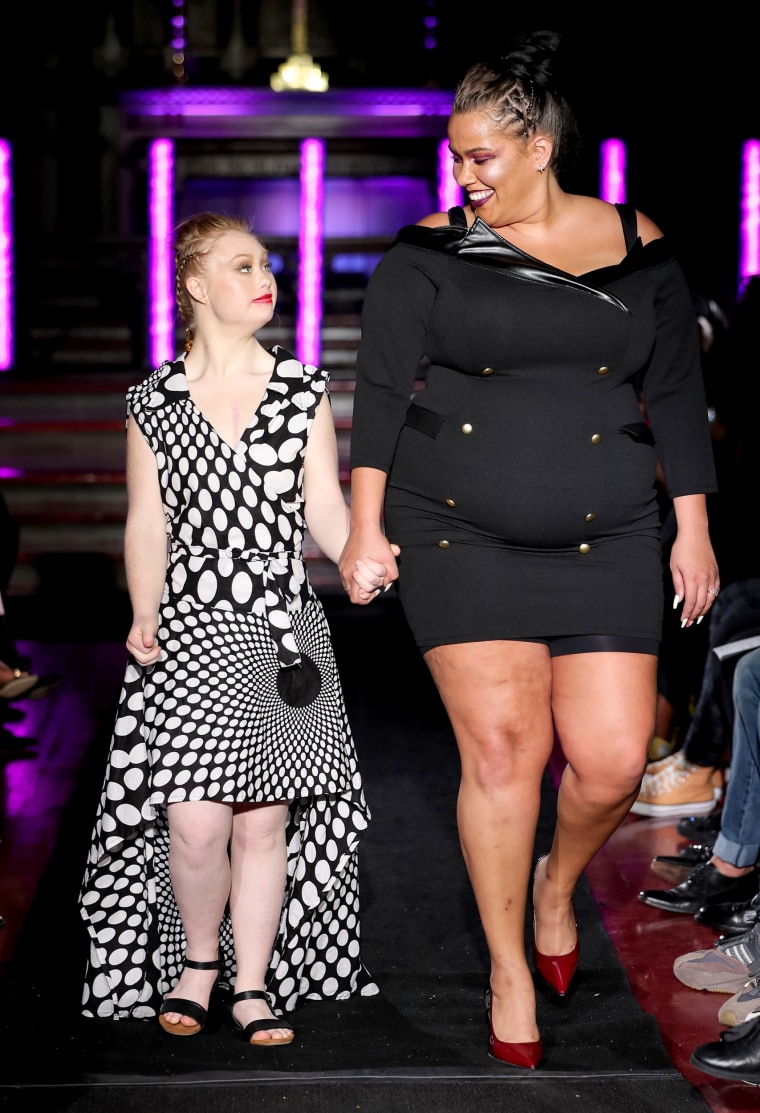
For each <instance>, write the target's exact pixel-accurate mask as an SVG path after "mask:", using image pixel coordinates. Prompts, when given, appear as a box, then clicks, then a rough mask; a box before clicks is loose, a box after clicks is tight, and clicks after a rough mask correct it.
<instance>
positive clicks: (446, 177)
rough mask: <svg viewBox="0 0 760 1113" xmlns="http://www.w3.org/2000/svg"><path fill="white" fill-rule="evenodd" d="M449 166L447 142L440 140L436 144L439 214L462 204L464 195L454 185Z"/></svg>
mask: <svg viewBox="0 0 760 1113" xmlns="http://www.w3.org/2000/svg"><path fill="white" fill-rule="evenodd" d="M451 166H452V163H451V151H450V150H449V141H448V139H442V140H441V141H440V143H439V144H438V207H439V208H440V210H441V212H446V211H447V210H448V209H451V208H453V207H454V205H461V204H463V202H464V194H463V192H462V190H461V189H460V188H459V186H458V185H457V183H456V179H455V178H454V175H453V173H452V171H451Z"/></svg>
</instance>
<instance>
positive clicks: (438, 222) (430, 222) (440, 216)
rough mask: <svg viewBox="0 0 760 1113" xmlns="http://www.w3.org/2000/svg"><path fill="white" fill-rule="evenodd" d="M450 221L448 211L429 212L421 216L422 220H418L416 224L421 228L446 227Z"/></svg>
mask: <svg viewBox="0 0 760 1113" xmlns="http://www.w3.org/2000/svg"><path fill="white" fill-rule="evenodd" d="M450 223H451V221H450V219H449V214H448V213H430V214H429V215H428V216H423V218H422V220H418V221H417V226H418V227H421V228H448V226H449V224H450Z"/></svg>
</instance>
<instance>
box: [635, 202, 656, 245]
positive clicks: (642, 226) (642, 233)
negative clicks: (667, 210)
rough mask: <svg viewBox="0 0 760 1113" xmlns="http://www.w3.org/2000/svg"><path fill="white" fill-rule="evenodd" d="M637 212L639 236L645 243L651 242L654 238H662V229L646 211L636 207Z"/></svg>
mask: <svg viewBox="0 0 760 1113" xmlns="http://www.w3.org/2000/svg"><path fill="white" fill-rule="evenodd" d="M634 212H635V213H636V227H637V228H638V232H639V237H640V239H641V242H642V243H643V244H645V245H646V244H648V243H651V242H652V240H661V239H662V231H661V230H660V228H658V226H657V225H656V224H655V222H654V221H653V220H651V219H650V218H649V217H648V216H646V214H645V213H642V212H639V210H638V209H635V210H634Z"/></svg>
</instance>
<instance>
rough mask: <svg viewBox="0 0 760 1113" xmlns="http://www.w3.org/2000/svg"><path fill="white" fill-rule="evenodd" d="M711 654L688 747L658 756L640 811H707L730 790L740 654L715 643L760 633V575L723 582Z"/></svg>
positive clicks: (712, 620) (635, 808)
mask: <svg viewBox="0 0 760 1113" xmlns="http://www.w3.org/2000/svg"><path fill="white" fill-rule="evenodd" d="M707 623H708V624H707V630H708V638H707V644H708V650H709V651H708V654H707V658H706V660H705V665H704V671H703V674H702V686H701V688H700V691H699V696H698V698H697V703H696V706H695V708H694V711H693V715H692V719H691V722H690V724H689V727H688V730H687V732H686V736H685V738H684V741H683V745H682V747H681V748H680V749H679V750H677V751H676V752H675V753H674V754H670V755H668V756H667V757H665V758H662V759H661V760H660V761H656V762H652V763H650V765H648V766H647V771H646V773H645V774H644V777H643V779H642V782H641V791H640V792H639V795H638V798H637V799H636V800H635V802H634V803H633V805H632V807H631V811H632V812H633V813H634V814H635V815H644V816H665V817H668V818H670V817H673V818H675V817H678V816H690V815H705V814H706V813H708V812H711V811H713V809H714V808H715V807H716V806H717V804H718V803H719V801H720V799H721V797H722V796H723V792H724V780H725V774H724V770H725V768H726V766H727V764H728V763H729V762H730V760H731V759H730V750H731V733H732V728H733V722H734V700H733V696H732V691H731V684H732V678H733V674H734V669H735V667H736V661H737V660H738V657H728V658H726V659H724V660H722V659H721V658H719V657H718V656H717V655H716V654H715V652H714V649H715V647H716V646H720V645H724V644H726V643H728V642H736V641H739V640H741V639H742V638H745V637H748V636H753V635H757V634H760V577H758V578H756V579H747V580H739V581H736V582H734V583H730V584H729V585H728V586H727V587H724V588H721V590H720V595H719V597H718V598H717V599H716V600H715V603H714V605H713V608H712V610H711V612H710V614H709V616H708V620H707Z"/></svg>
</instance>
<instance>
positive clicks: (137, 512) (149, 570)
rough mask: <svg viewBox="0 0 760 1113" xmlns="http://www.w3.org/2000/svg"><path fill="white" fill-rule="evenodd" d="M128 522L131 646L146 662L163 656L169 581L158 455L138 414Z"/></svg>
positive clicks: (132, 436) (130, 441) (132, 430)
mask: <svg viewBox="0 0 760 1113" xmlns="http://www.w3.org/2000/svg"><path fill="white" fill-rule="evenodd" d="M127 497H128V509H127V524H126V529H125V532H124V563H125V566H126V572H127V586H128V589H129V598H130V602H131V604H132V628H131V630H130V631H129V635H128V636H127V649H128V650H129V652H130V653H131V654H132V655H133V657H134V658H135V660H136V661H137V662H138V663H139V664H141V665H152V664H154V663H155V661H157V660H158V656H159V653H160V651H161V650H160V646H158V645H157V644H156V632H157V630H158V608H159V604H160V602H161V595H162V593H163V589H164V583H165V580H166V558H167V551H168V550H167V533H166V518H165V517H164V509H163V505H162V502H161V489H160V486H159V483H158V469H157V466H156V458H155V456H154V455H153V452H152V451H151V448H150V446H149V445H148V443H147V441H146V440H145V438H144V437H143V435H142V433H141V432H140V430H139V428H138V426H137V422H136V421H135V419H134V416H130V418H129V424H128V426H127Z"/></svg>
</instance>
